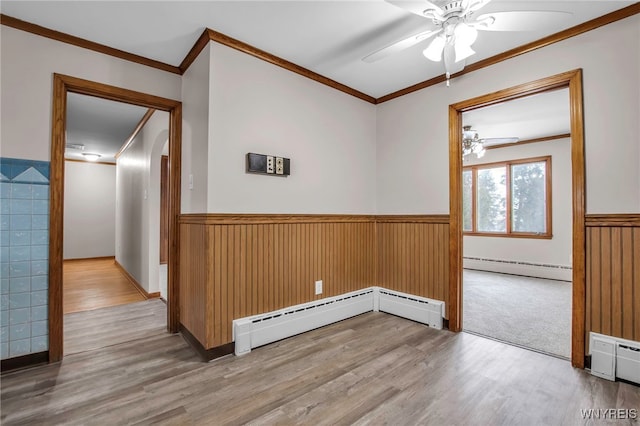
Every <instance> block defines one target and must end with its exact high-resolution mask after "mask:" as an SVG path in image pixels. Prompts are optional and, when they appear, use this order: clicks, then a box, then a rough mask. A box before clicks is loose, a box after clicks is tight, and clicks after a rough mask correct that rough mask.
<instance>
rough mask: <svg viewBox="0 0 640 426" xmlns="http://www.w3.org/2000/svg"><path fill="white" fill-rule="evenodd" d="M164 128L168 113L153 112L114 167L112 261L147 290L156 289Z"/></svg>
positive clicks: (166, 137) (166, 123) (157, 280)
mask: <svg viewBox="0 0 640 426" xmlns="http://www.w3.org/2000/svg"><path fill="white" fill-rule="evenodd" d="M168 127H169V114H168V113H166V112H162V111H156V112H155V113H154V114H153V115H152V116H151V118H150V119H149V121H147V123H146V124H145V126H144V128H143V129H142V130H141V131H140V132H139V133H138V135H137V136H136V138H135V139H134V141H133V143H132V144H131V145H130V146H129V148H128V149H127V150H126V151H124V152H123V153H122V154H121V155H120V157H118V160H117V167H116V260H117V261H118V263H120V264H121V265H122V266H123V267H124V268H125V269H126V270H127V272H129V274H131V275H132V276H133V277H134V278H135V279H136V281H138V283H139V284H140V285H141V286H142V287H143V288H144V289H145V290H146V291H147V292H148V293H154V292H157V291H159V288H160V277H159V264H160V156H161V154H162V150H163V148H164V147H165V145H166V143H167V140H168V136H169V132H168Z"/></svg>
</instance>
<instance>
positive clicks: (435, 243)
mask: <svg viewBox="0 0 640 426" xmlns="http://www.w3.org/2000/svg"><path fill="white" fill-rule="evenodd" d="M442 221H443V219H442V218H439V217H436V218H429V217H427V218H423V219H418V218H416V217H407V218H406V219H404V220H403V217H401V216H400V217H397V218H389V217H383V218H382V219H380V220H379V222H378V223H377V225H376V227H377V248H378V285H379V286H381V287H384V288H388V289H391V290H397V291H403V292H405V293H409V294H414V295H416V296H422V297H428V298H432V299H436V300H443V301H445V303H446V308H447V312H446V314H445V316H446V317H448V308H449V303H448V300H449V281H448V268H449V265H448V257H449V228H448V227H449V225H448V224H447V223H442Z"/></svg>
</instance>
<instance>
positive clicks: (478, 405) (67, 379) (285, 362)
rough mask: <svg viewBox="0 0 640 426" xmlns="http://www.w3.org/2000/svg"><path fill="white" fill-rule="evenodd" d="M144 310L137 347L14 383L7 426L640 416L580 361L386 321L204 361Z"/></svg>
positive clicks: (624, 391)
mask: <svg viewBox="0 0 640 426" xmlns="http://www.w3.org/2000/svg"><path fill="white" fill-rule="evenodd" d="M143 303H146V304H147V305H146V306H145V309H148V311H147V312H148V315H147V316H148V318H156V319H157V321H158V323H157V326H158V327H155V328H154V327H150V328H149V329H148V330H147V331H146V332H143V333H140V334H139V335H138V336H136V339H135V340H131V341H123V342H120V343H117V342H115V341H113V342H112V344H111V345H110V346H108V347H105V348H103V349H100V350H85V351H83V352H79V353H76V354H73V355H69V356H66V357H65V358H64V360H63V361H62V362H61V363H59V364H54V365H46V366H40V367H36V368H32V369H30V370H24V371H15V372H10V373H7V374H4V375H3V376H2V392H1V393H2V401H1V402H2V415H1V421H2V424H3V425H13V424H47V425H49V424H51V425H55V424H63V423H64V424H83V425H84V424H96V425H106V424H110V425H111V424H179V425H202V424H213V425H223V424H254V425H270V424H308V425H342V424H344V425H346V424H359V425H365V424H374V425H378V424H392V425H416V424H427V425H429V424H433V425H442V424H447V425H449V424H456V425H499V424H505V425H513V424H531V425H543V424H544V425H547V424H567V425H572V424H590V423H594V422H592V421H585V420H583V418H582V415H581V410H588V409H605V408H606V409H608V408H623V409H634V408H635V409H638V408H639V407H640V388H638V387H636V386H633V385H629V384H625V383H619V382H615V383H614V382H609V381H606V380H602V379H598V378H595V377H593V376H591V375H590V374H589V373H588V372H587V371H583V370H575V369H573V368H572V367H571V366H570V364H569V362H568V361H565V360H561V359H558V358H554V357H549V356H545V355H543V354H540V353H536V352H532V351H527V350H524V349H521V348H517V347H514V346H509V345H505V344H502V343H499V342H496V341H493V340H488V339H483V338H480V337H477V336H474V335H471V334H467V333H458V334H455V333H450V332H448V331H438V330H435V329H431V328H428V327H426V326H423V325H420V324H417V323H414V322H412V321H408V320H405V319H402V318H398V317H395V316H391V315H388V314H383V313H377V312H371V313H368V314H364V315H360V316H358V317H355V318H352V319H349V320H345V321H342V322H339V323H336V324H333V325H330V326H328V327H324V328H321V329H317V330H314V331H311V332H309V333H304V334H301V335H298V336H295V337H292V338H290V339H286V340H283V341H280V342H277V343H274V344H271V345H267V346H264V347H262V348H258V349H254V350H253V351H252V352H251V353H250V354H247V355H245V356H243V357H235V356H233V355H230V356H227V357H224V358H220V359H218V360H216V361H213V362H210V363H203V362H201V361H200V360H199V358H198V357H197V356H196V355H195V352H194V351H193V350H192V349H191V348H190V347H189V346H188V345H187V344H186V343H185V342H184V340H183V339H182V337H181V336H179V335H170V334H167V333H166V332H164V331H161V328H162V327H163V324H164V317H165V311H164V309H165V307H164V305H163V304H162V302H160V301H158V300H150V301H147V302H143ZM136 305H139V304H132V305H126V306H122V307H118V308H108V309H102V310H100V311H103V312H101V313H100V316H101V318H100V319H97V318H96V315H95V314H94V313H91V312H86V313H79V314H76V315H77V316H78V320H77V321H76V322H75V324H76V325H78V326H80V325H82V324H83V321H82V316H83V315H85V314H86V315H87V317H88V316H90V315H91V314H94V315H93V316H94V320H97V321H98V322H109V321H115V320H116V319H117V318H118V317H121V316H123V315H134V316H135V314H131V313H129V314H127V313H126V311H127V310H129V309H130V310H136V309H139V308H140V307H139V306H136ZM94 312H97V311H94ZM109 313H111V314H112V317H113V318H112V319H111V320H109V318H108V317H109ZM87 321H88V320H87ZM70 326H71V324H70ZM69 332H72V330H70V331H69ZM108 334H109V333H107V332H105V334H104V335H103V336H102V337H101V338H102V339H110V338H111V337H109V336H108ZM615 424H616V425H624V424H637V420H631V419H626V420H619V421H616V422H615Z"/></svg>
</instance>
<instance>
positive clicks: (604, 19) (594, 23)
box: [376, 2, 640, 104]
mask: <svg viewBox="0 0 640 426" xmlns="http://www.w3.org/2000/svg"><path fill="white" fill-rule="evenodd" d="M638 13H640V2H637V3H634V4H632V5H631V6H627V7H624V8H622V9H619V10H616V11H614V12H611V13H608V14H606V15H602V16H600V17H598V18H595V19H592V20H590V21H587V22H583V23H582V24H579V25H576V26H575V27H571V28H567V29H566V30H563V31H560V32H557V33H555V34H551V35H550V36H547V37H543V38H541V39H539V40H535V41H532V42H531V43H527V44H524V45H522V46H519V47H516V48H514V49H511V50H508V51H506V52H503V53H500V54H498V55H494V56H491V57H489V58H486V59H483V60H481V61H478V62H474V63H473V64H469V65H467V66H465V68H464V70H462V71H460V72H458V73H455V74H453V75H452V76H451V78H456V77H459V76H461V75H464V74H469V73H471V72H473V71H477V70H479V69H482V68H486V67H489V66H491V65H495V64H497V63H500V62H502V61H506V60H507V59H511V58H515V57H516V56H520V55H523V54H525V53H529V52H532V51H534V50H537V49H541V48H543V47H546V46H549V45H551V44H554V43H558V42H560V41H563V40H566V39H568V38H571V37H575V36H577V35H580V34H583V33H586V32H589V31H591V30H595V29H596V28H600V27H602V26H605V25H608V24H611V23H613V22H616V21H619V20H621V19H625V18H628V17H630V16H633V15H636V14H638ZM445 80H446V77H445V75H444V74H443V75H440V76H437V77H434V78H431V79H429V80H426V81H423V82H421V83H417V84H414V85H412V86H409V87H406V88H404V89H401V90H398V91H396V92H393V93H389V94H388V95H385V96H382V97H380V98H377V99H376V104H381V103H383V102H387V101H390V100H392V99H395V98H399V97H400V96H404V95H408V94H409V93H413V92H417V91H418V90H422V89H426V88H427V87H430V86H434V85H436V84H439V83H442V82H444V81H445Z"/></svg>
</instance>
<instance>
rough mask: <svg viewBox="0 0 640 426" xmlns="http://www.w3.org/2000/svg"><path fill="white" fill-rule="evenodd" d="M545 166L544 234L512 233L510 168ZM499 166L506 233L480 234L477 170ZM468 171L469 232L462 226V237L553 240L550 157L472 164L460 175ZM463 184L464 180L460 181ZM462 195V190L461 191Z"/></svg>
mask: <svg viewBox="0 0 640 426" xmlns="http://www.w3.org/2000/svg"><path fill="white" fill-rule="evenodd" d="M541 162H544V163H546V164H545V198H546V200H545V201H546V218H545V219H546V232H544V233H534V232H514V231H513V230H512V229H511V217H512V215H513V213H512V205H511V192H512V189H511V166H513V165H518V164H529V163H541ZM499 166H504V167H505V168H506V187H507V193H506V210H507V211H506V232H482V231H478V230H477V229H476V226H477V223H476V222H477V200H476V198H477V195H476V192H477V191H476V188H477V182H478V170H479V169H491V168H495V167H499ZM468 170H470V171H471V226H472V230H471V231H465V230H464V226H463V227H462V235H463V236H479V237H500V238H531V239H551V238H553V229H552V220H551V218H552V213H553V208H552V199H553V197H552V192H551V183H552V178H551V156H550V155H546V156H541V157H531V158H520V159H516V160H506V161H496V162H492V163H480V164H472V165H469V166H463V167H462V173H464V172H466V171H468ZM461 180H462V181H463V182H464V179H461ZM462 194H464V190H463V191H462Z"/></svg>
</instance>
